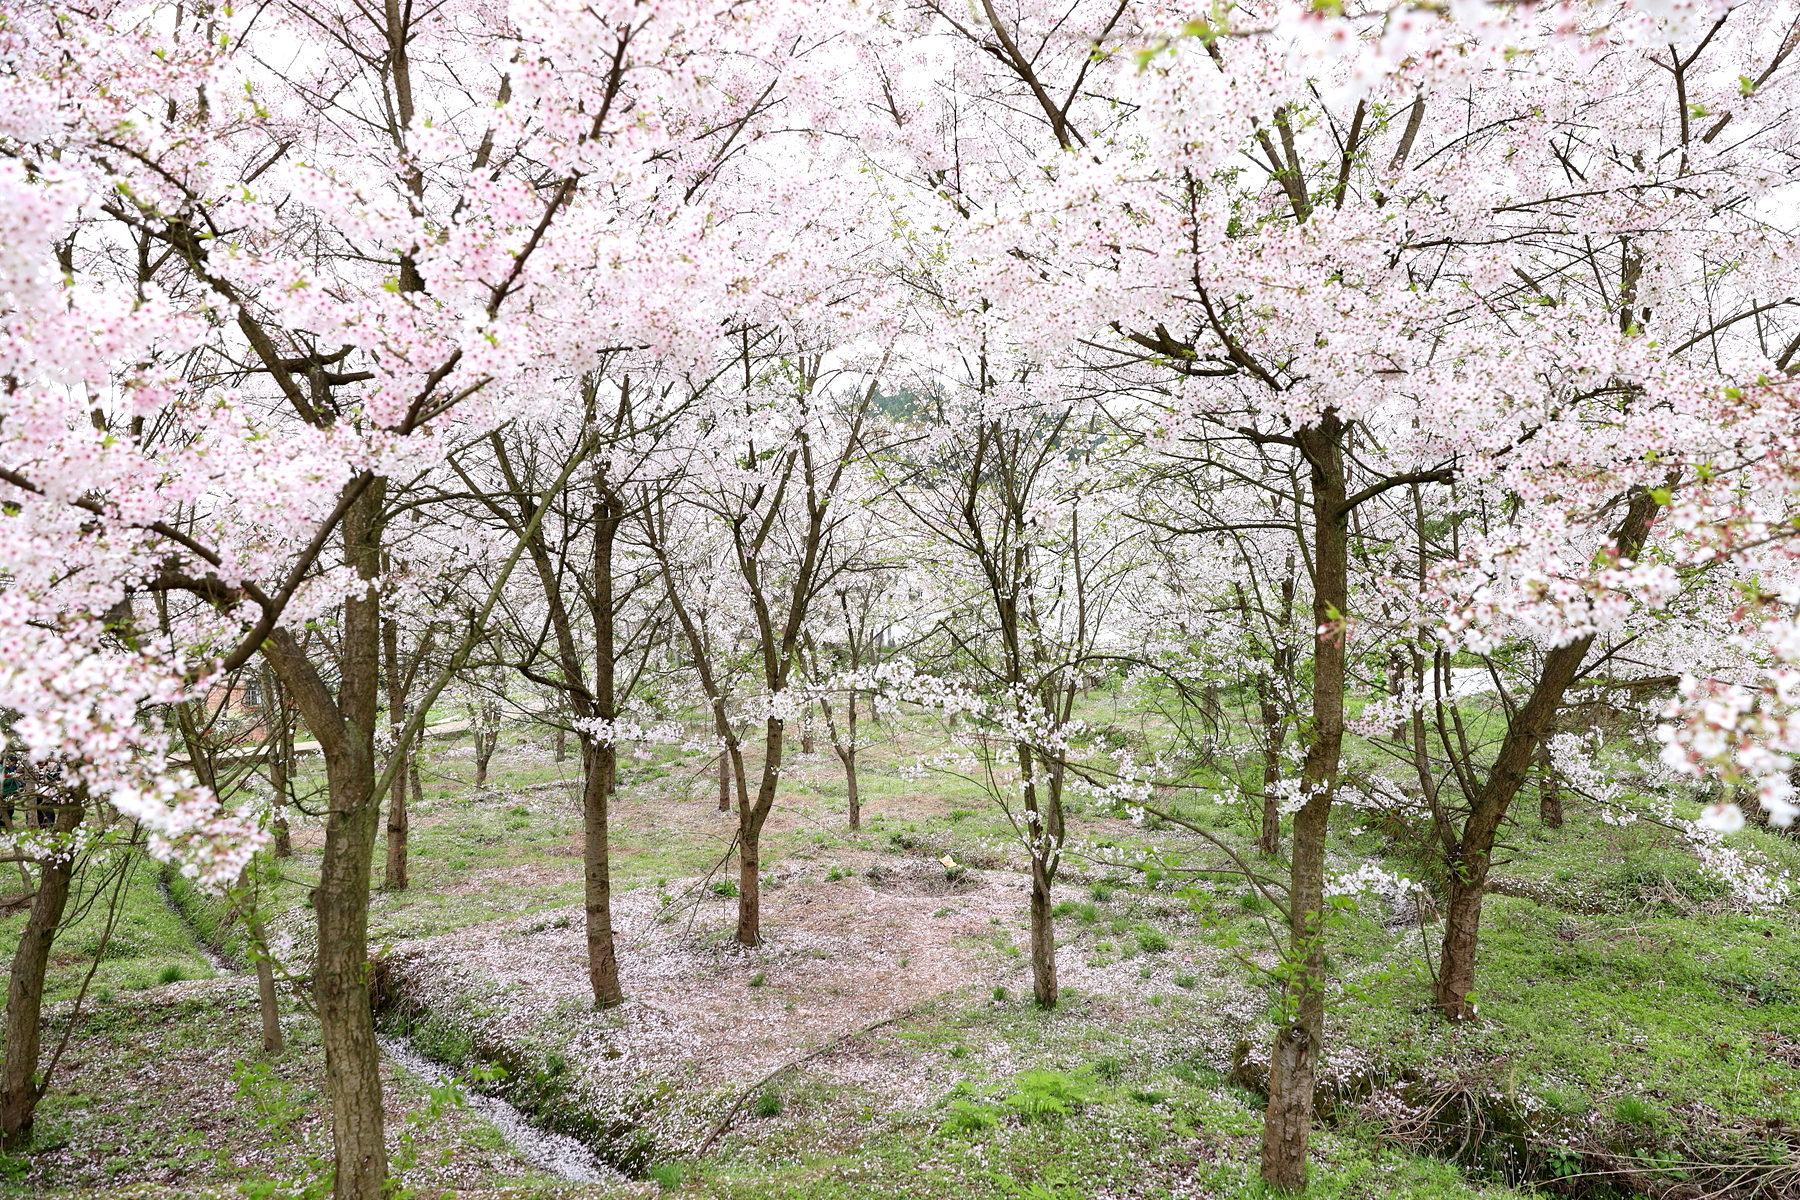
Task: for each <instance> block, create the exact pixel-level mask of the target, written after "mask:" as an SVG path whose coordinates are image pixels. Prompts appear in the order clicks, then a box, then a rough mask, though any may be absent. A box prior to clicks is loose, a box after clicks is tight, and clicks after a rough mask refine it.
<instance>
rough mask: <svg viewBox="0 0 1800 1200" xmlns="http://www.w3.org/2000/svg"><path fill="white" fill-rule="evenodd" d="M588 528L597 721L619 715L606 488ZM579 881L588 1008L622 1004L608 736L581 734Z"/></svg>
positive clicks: (611, 515) (610, 498)
mask: <svg viewBox="0 0 1800 1200" xmlns="http://www.w3.org/2000/svg"><path fill="white" fill-rule="evenodd" d="M594 516H595V522H594V525H595V528H594V600H593V605H594V611H593V617H594V682H595V688H594V708H595V710H596V711H595V715H596V716H598V717H599V718H600V719H601V720H603V721H616V720H618V717H619V698H618V683H617V676H616V675H615V673H614V669H613V663H614V658H615V656H616V653H617V650H616V646H615V640H614V639H615V633H616V630H615V629H614V618H615V616H616V614H615V612H614V604H613V545H614V543H615V541H616V540H617V537H618V532H619V523H620V522H621V521H623V520H624V517H625V506H624V503H623V502H622V501H620V499H619V498H618V496H616V495H614V494H613V493H612V492H610V491H609V492H606V493H605V498H604V501H603V502H602V503H601V504H599V505H596V506H595V514H594ZM581 765H582V771H583V786H582V798H581V802H582V829H583V831H584V833H583V847H582V860H581V861H582V880H583V887H584V889H585V892H586V895H585V903H586V908H587V944H588V981H589V983H590V984H592V986H593V989H594V1007H595V1008H612V1007H613V1006H615V1005H618V1004H622V1003H623V1002H624V1000H625V993H624V991H623V990H622V989H621V988H620V987H619V956H618V948H617V947H616V946H615V945H614V944H613V921H612V858H611V848H610V846H609V845H608V842H607V829H606V821H607V815H608V813H607V807H608V805H609V804H610V803H611V800H612V790H613V784H614V781H615V780H616V779H617V778H618V773H619V748H618V745H617V743H616V742H614V741H613V740H612V739H611V738H610V737H608V738H606V739H604V740H603V741H600V742H596V741H595V739H593V738H592V737H590V736H589V735H587V734H583V735H582V744H581Z"/></svg>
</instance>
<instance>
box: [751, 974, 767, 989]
mask: <svg viewBox="0 0 1800 1200" xmlns="http://www.w3.org/2000/svg"><path fill="white" fill-rule="evenodd" d="M767 978H768V976H767V975H765V974H764V973H763V972H761V971H758V972H757V973H756V974H754V975H752V976H751V977H750V986H751V987H761V986H762V985H763V983H764V981H765V980H766V979H767Z"/></svg>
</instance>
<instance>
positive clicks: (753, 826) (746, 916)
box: [737, 717, 786, 946]
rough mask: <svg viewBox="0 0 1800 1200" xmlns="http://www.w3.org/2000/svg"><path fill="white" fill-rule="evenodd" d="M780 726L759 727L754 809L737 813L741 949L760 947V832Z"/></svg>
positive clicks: (771, 790)
mask: <svg viewBox="0 0 1800 1200" xmlns="http://www.w3.org/2000/svg"><path fill="white" fill-rule="evenodd" d="M785 733H786V727H785V725H784V723H783V722H781V721H779V720H776V719H775V718H773V717H771V718H769V721H768V723H767V724H766V725H765V726H764V727H763V769H762V780H761V782H760V783H759V784H758V785H757V788H756V802H755V804H754V805H752V806H750V807H748V808H743V807H740V808H739V810H738V927H737V940H738V942H739V944H741V945H745V946H760V945H761V944H762V875H761V874H760V872H761V870H762V829H763V822H765V821H767V820H768V819H769V810H770V809H772V808H774V807H775V788H776V785H777V783H778V782H779V780H778V778H777V777H778V775H779V773H780V771H781V749H782V740H783V737H784V735H785Z"/></svg>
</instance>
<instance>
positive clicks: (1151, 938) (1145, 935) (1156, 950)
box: [1137, 927, 1169, 954]
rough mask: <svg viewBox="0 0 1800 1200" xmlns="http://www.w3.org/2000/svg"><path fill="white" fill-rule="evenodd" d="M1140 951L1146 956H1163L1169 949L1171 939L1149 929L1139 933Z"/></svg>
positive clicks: (1141, 930)
mask: <svg viewBox="0 0 1800 1200" xmlns="http://www.w3.org/2000/svg"><path fill="white" fill-rule="evenodd" d="M1137 944H1138V949H1139V950H1142V951H1143V952H1144V953H1145V954H1162V953H1164V952H1166V951H1167V950H1168V948H1169V939H1168V938H1167V937H1166V936H1165V935H1163V934H1162V933H1160V932H1159V931H1157V930H1155V929H1150V928H1148V927H1146V928H1143V929H1140V930H1138V931H1137Z"/></svg>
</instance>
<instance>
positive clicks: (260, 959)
mask: <svg viewBox="0 0 1800 1200" xmlns="http://www.w3.org/2000/svg"><path fill="white" fill-rule="evenodd" d="M249 903H250V907H249V908H248V910H247V913H248V915H247V916H246V917H245V919H244V926H245V928H246V929H248V930H249V932H250V957H251V958H252V959H253V960H254V962H255V964H256V1002H257V1007H258V1008H259V1009H260V1010H261V1012H262V1048H263V1053H264V1054H268V1055H276V1054H280V1053H281V1052H282V1040H281V1005H280V1002H279V1001H278V1000H277V999H276V996H275V966H274V964H273V963H271V962H270V961H269V954H268V945H269V939H268V937H267V935H266V934H265V933H264V931H263V923H262V918H261V917H259V916H257V915H256V907H255V897H252V898H251V900H250V902H249Z"/></svg>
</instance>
